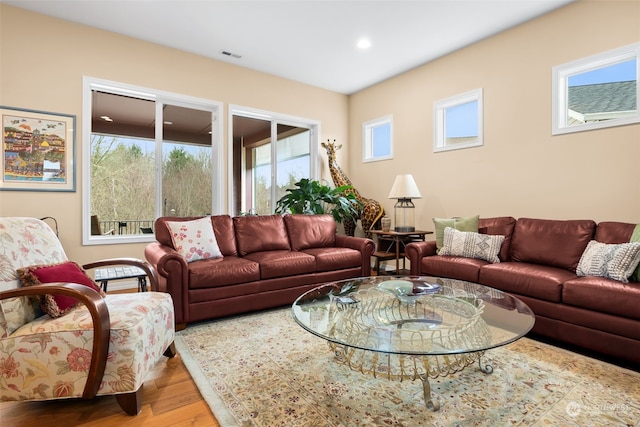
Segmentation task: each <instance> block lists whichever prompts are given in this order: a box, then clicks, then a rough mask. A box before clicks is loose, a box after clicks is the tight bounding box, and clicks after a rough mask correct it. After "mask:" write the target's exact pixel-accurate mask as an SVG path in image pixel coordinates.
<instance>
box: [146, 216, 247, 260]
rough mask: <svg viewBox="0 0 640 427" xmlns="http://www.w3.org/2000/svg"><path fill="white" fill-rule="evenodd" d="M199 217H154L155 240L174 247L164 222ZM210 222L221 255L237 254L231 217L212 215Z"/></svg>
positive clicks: (189, 219)
mask: <svg viewBox="0 0 640 427" xmlns="http://www.w3.org/2000/svg"><path fill="white" fill-rule="evenodd" d="M199 218H203V217H177V216H163V217H160V218H158V219H156V221H155V227H154V229H155V233H156V234H155V237H156V240H157V241H158V242H160V243H161V244H163V245H165V246H169V247H170V248H173V249H175V247H174V246H173V240H172V239H171V233H170V232H169V228H168V227H167V225H166V223H167V222H168V221H192V220H194V219H199ZM211 223H212V225H213V232H214V234H215V236H216V241H217V242H218V247H219V248H220V252H221V253H222V255H223V256H237V255H238V253H237V250H236V236H235V233H234V231H233V221H232V220H231V217H230V216H229V215H212V216H211Z"/></svg>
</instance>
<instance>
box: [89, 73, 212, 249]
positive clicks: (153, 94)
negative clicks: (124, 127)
mask: <svg viewBox="0 0 640 427" xmlns="http://www.w3.org/2000/svg"><path fill="white" fill-rule="evenodd" d="M100 88H102V89H103V90H107V91H109V92H111V93H121V94H123V95H131V96H134V97H136V98H142V99H149V100H153V101H157V102H170V103H171V104H173V105H181V106H185V107H192V108H201V109H203V110H209V111H211V112H212V114H213V115H214V116H213V118H214V122H216V123H217V124H218V125H217V126H213V134H212V140H211V142H212V148H211V150H212V151H211V157H212V162H214V164H213V165H212V167H213V170H215V171H217V174H216V175H215V176H212V177H211V179H212V183H213V186H212V190H213V194H212V199H211V204H212V206H211V209H212V210H211V212H212V213H213V214H217V213H222V200H223V196H222V195H223V191H224V182H223V177H224V169H223V168H224V165H223V162H222V159H223V153H222V150H223V147H222V144H221V138H222V134H223V129H222V126H223V123H224V119H223V116H222V115H223V114H224V111H223V108H222V107H223V104H222V102H219V101H211V100H208V99H202V98H195V97H190V96H186V95H180V94H176V93H171V92H163V91H159V90H155V89H149V88H145V87H141V86H134V85H128V84H124V83H119V82H114V81H109V80H102V79H97V78H93V77H88V76H83V79H82V244H83V245H108V244H118V245H119V244H126V243H148V242H153V241H155V236H154V235H153V234H132V235H118V236H110V235H105V236H95V235H92V234H91V148H90V144H91V113H92V101H91V91H92V90H93V89H100ZM158 127H160V131H161V130H162V123H156V132H158ZM156 149H157V148H156ZM156 154H157V153H156ZM156 158H157V159H158V160H157V161H158V162H161V161H162V153H161V151H160V154H159V157H158V155H157V156H156ZM156 171H157V174H158V175H159V176H160V177H161V174H162V171H161V168H160V167H157V168H156ZM156 182H159V180H158V177H157V179H156ZM159 191H160V189H159V188H158V192H159ZM161 211H162V200H161V197H156V212H161Z"/></svg>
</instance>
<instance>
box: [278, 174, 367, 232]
mask: <svg viewBox="0 0 640 427" xmlns="http://www.w3.org/2000/svg"><path fill="white" fill-rule="evenodd" d="M294 185H295V186H296V188H288V189H287V194H285V195H284V196H282V197H281V198H280V199H279V200H278V201H277V202H276V209H275V211H276V213H286V212H291V213H294V214H323V213H330V214H331V215H333V218H334V219H335V220H336V222H343V221H349V220H353V221H355V219H356V218H357V216H358V213H359V212H360V207H361V205H360V202H359V201H358V199H356V197H355V196H354V195H353V193H349V192H348V191H347V190H349V189H351V186H350V185H343V186H341V187H336V188H331V187H329V186H328V185H325V184H322V183H320V182H319V181H316V180H310V179H307V178H303V179H301V180H300V181H298V182H296V183H295V184H294Z"/></svg>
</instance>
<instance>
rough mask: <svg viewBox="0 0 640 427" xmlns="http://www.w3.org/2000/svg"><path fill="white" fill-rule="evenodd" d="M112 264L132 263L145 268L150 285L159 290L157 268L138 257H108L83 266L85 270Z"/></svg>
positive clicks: (153, 289) (152, 288) (154, 289)
mask: <svg viewBox="0 0 640 427" xmlns="http://www.w3.org/2000/svg"><path fill="white" fill-rule="evenodd" d="M111 265H131V266H133V267H138V268H141V269H142V270H144V272H145V273H146V274H147V277H148V279H149V286H150V287H151V290H152V291H157V290H158V288H159V287H158V276H157V273H156V269H155V268H153V266H152V265H151V264H149V263H148V262H146V261H143V260H141V259H138V258H108V259H102V260H99V261H94V262H90V263H89V264H84V265H83V266H82V268H84V269H85V270H90V269H93V268H101V267H108V266H111Z"/></svg>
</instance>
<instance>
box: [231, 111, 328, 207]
mask: <svg viewBox="0 0 640 427" xmlns="http://www.w3.org/2000/svg"><path fill="white" fill-rule="evenodd" d="M232 114H233V115H232V120H233V127H232V128H233V129H234V132H233V144H234V148H233V150H232V152H233V153H234V160H233V164H234V173H233V176H234V180H235V181H236V185H234V186H233V188H234V190H233V192H232V193H233V202H232V206H234V207H235V212H234V213H235V214H243V213H251V214H258V215H269V214H272V213H274V210H275V205H276V201H277V200H278V199H279V198H281V197H282V196H283V195H284V194H285V192H286V190H287V189H288V188H292V187H293V186H294V183H295V182H297V181H299V180H300V179H302V178H314V177H315V176H316V171H317V167H316V163H317V149H315V147H317V135H316V134H317V131H316V128H317V124H316V123H313V122H309V121H307V122H301V121H292V120H284V119H278V118H277V117H267V115H266V114H264V113H262V117H259V116H258V115H257V114H253V115H252V114H250V113H248V112H246V111H242V112H239V111H236V112H232ZM274 141H275V143H274ZM238 184H239V185H238Z"/></svg>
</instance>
